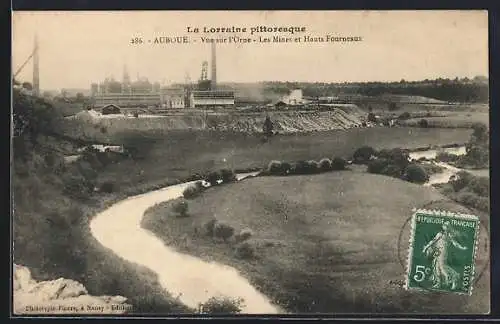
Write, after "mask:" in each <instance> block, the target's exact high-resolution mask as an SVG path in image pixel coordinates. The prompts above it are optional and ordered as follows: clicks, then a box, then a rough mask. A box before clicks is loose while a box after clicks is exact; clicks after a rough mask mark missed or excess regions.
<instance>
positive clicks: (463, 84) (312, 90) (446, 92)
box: [264, 77, 489, 103]
mask: <svg viewBox="0 0 500 324" xmlns="http://www.w3.org/2000/svg"><path fill="white" fill-rule="evenodd" d="M486 81H487V79H486ZM295 88H301V89H302V90H303V94H304V96H310V97H322V96H337V95H341V94H358V95H366V96H377V95H381V94H396V95H397V94H399V95H413V96H424V97H430V98H435V99H439V100H443V101H450V102H471V103H487V102H488V98H489V90H488V89H489V87H488V83H487V82H485V79H484V78H482V77H477V78H475V79H473V80H471V79H468V78H463V79H458V78H456V79H454V80H452V79H435V80H424V81H415V82H407V81H404V80H401V81H400V82H387V83H383V82H366V83H349V84H342V83H304V82H265V83H264V90H265V91H271V92H274V93H281V94H286V93H288V92H289V91H290V90H292V89H295Z"/></svg>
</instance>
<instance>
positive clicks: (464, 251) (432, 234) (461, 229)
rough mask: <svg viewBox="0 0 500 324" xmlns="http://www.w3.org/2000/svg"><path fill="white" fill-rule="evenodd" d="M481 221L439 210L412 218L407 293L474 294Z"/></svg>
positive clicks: (418, 211)
mask: <svg viewBox="0 0 500 324" xmlns="http://www.w3.org/2000/svg"><path fill="white" fill-rule="evenodd" d="M479 225H480V223H479V218H478V217H477V216H474V215H466V214H456V213H451V212H446V211H437V210H417V211H416V212H415V213H414V215H413V220H412V230H411V236H410V245H409V251H408V263H407V265H408V266H407V271H406V289H419V290H433V291H444V292H452V293H459V294H468V295H470V294H472V289H473V285H472V283H473V279H474V273H475V256H476V246H477V239H478V232H479Z"/></svg>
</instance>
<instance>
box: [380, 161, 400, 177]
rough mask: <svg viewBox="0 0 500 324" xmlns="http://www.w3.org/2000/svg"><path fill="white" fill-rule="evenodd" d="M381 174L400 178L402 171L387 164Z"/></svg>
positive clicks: (395, 166) (394, 165)
mask: <svg viewBox="0 0 500 324" xmlns="http://www.w3.org/2000/svg"><path fill="white" fill-rule="evenodd" d="M381 173H382V174H385V175H387V176H389V177H394V178H401V176H402V174H403V169H402V168H401V167H399V166H398V165H396V164H389V165H387V166H386V167H385V168H384V169H382V172H381Z"/></svg>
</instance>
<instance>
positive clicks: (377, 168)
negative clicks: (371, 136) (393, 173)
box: [368, 158, 389, 174]
mask: <svg viewBox="0 0 500 324" xmlns="http://www.w3.org/2000/svg"><path fill="white" fill-rule="evenodd" d="M388 166H389V160H387V159H383V158H378V159H375V160H371V161H370V162H368V172H369V173H375V174H382V171H383V170H384V169H385V168H387V167H388Z"/></svg>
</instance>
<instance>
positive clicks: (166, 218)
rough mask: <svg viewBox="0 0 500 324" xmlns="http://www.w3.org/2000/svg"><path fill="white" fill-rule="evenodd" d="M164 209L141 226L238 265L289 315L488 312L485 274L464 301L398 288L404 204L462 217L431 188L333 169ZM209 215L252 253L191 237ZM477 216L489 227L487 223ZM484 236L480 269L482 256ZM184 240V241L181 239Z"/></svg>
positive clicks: (407, 210)
mask: <svg viewBox="0 0 500 324" xmlns="http://www.w3.org/2000/svg"><path fill="white" fill-rule="evenodd" d="M171 206H172V202H167V203H164V204H161V205H159V206H156V207H153V208H151V209H150V210H148V211H147V212H146V215H145V217H144V219H143V223H142V225H143V226H144V227H145V228H146V229H148V230H150V231H152V232H153V233H154V234H156V235H157V236H158V237H160V238H161V239H163V240H164V242H165V243H166V244H167V245H169V246H173V247H174V248H177V249H178V250H180V251H182V252H185V253H189V254H192V255H196V256H198V257H201V258H203V259H206V260H215V261H218V262H220V263H224V264H228V265H231V266H233V267H235V268H237V269H238V270H239V271H241V272H242V274H243V275H244V276H246V277H247V278H248V279H249V280H250V282H251V283H253V284H254V285H255V286H256V287H257V288H258V289H259V290H261V291H262V292H264V293H265V294H266V295H268V296H269V297H270V298H271V299H272V300H273V301H274V302H276V303H278V304H280V305H281V306H283V307H285V308H286V309H287V310H288V311H291V312H336V313H339V312H340V313H349V312H397V313H402V312H404V313H408V312H409V313H412V312H427V313H436V312H439V313H450V312H459V313H462V312H463V313H467V312H476V313H485V312H488V311H489V273H488V272H487V271H486V272H485V273H484V275H483V276H482V277H481V279H480V280H479V282H477V283H476V284H475V288H474V292H473V295H472V296H471V297H469V296H460V295H453V294H439V293H430V292H429V293H421V292H412V291H409V292H408V291H405V290H404V289H403V288H401V287H400V284H401V283H402V281H403V280H404V262H405V258H406V255H407V254H406V253H407V248H408V243H407V242H408V239H409V230H410V229H409V226H408V224H406V226H405V223H406V221H407V219H408V217H409V216H410V215H411V210H412V208H413V207H426V208H446V209H448V210H453V211H458V212H460V211H462V212H464V211H466V209H465V207H462V206H459V205H457V204H455V203H453V202H451V201H449V200H447V199H446V198H444V197H443V196H442V195H441V194H439V193H438V192H437V191H435V190H433V189H431V188H425V187H422V186H419V185H415V184H411V183H407V182H403V181H401V180H397V179H393V178H390V177H385V176H379V175H372V174H361V173H355V172H352V171H340V172H332V173H327V174H322V175H316V176H293V177H291V176H290V177H260V178H254V179H248V180H244V181H242V182H239V183H235V184H230V185H225V186H222V187H219V188H212V189H208V190H207V191H206V192H205V193H204V194H202V195H201V196H200V197H198V198H196V199H195V200H191V201H189V214H190V217H188V218H176V217H175V216H174V214H173V212H172V211H171ZM213 217H216V218H217V219H218V220H219V221H223V222H226V223H228V224H230V225H232V226H233V227H234V228H235V230H236V231H239V230H241V229H243V228H250V229H251V230H252V231H253V236H252V238H250V240H249V241H248V242H249V243H250V244H251V245H252V246H253V247H254V248H255V250H256V254H257V257H256V258H255V259H251V260H242V259H238V258H237V257H236V256H235V253H234V250H233V248H234V246H233V244H232V243H220V242H219V243H216V242H214V241H213V240H212V239H211V238H209V237H207V236H204V235H202V234H197V233H199V232H200V231H199V227H200V226H202V225H203V224H204V223H205V222H207V221H208V220H210V219H212V218H213ZM482 217H483V218H484V219H483V220H484V222H486V224H487V222H488V221H487V219H488V217H487V216H486V215H482ZM195 229H198V230H195ZM485 232H486V231H483V233H482V236H481V245H480V247H481V248H480V249H479V250H478V261H477V264H478V267H479V268H482V267H484V266H485V264H486V261H485V260H486V258H487V257H488V251H486V250H485V248H486V246H484V242H485V240H486V235H485ZM400 233H402V236H401V241H399V237H400ZM186 234H187V235H188V237H189V238H190V240H191V241H190V243H189V244H188V245H186V244H183V243H181V242H185V240H184V239H183V236H185V235H186ZM398 243H400V244H399V246H398Z"/></svg>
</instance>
